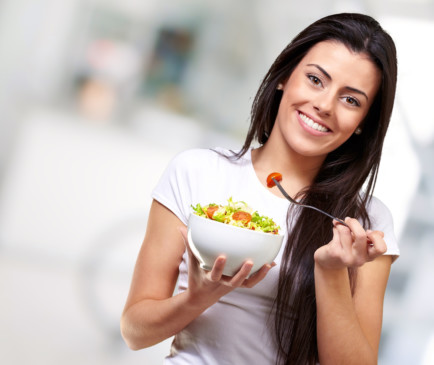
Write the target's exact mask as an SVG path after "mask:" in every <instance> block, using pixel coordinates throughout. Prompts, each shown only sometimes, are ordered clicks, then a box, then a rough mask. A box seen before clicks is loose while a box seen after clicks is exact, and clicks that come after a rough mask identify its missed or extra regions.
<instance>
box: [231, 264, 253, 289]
mask: <svg viewBox="0 0 434 365" xmlns="http://www.w3.org/2000/svg"><path fill="white" fill-rule="evenodd" d="M252 267H253V262H252V261H250V260H247V261H245V262H244V263H243V265H242V266H241V268H240V270H239V271H238V272H237V273H236V274H235V275H234V276H233V277H232V278H231V279H230V280H229V282H228V284H229V285H230V286H234V287H238V286H241V285H242V283H243V282H244V280H245V279H246V278H247V276H248V275H249V274H250V271H251V270H252Z"/></svg>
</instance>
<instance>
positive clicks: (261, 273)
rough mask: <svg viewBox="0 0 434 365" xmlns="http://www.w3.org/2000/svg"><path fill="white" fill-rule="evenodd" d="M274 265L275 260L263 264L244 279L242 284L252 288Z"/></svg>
mask: <svg viewBox="0 0 434 365" xmlns="http://www.w3.org/2000/svg"><path fill="white" fill-rule="evenodd" d="M274 266H276V263H275V262H273V263H272V264H265V265H264V266H262V267H261V268H260V269H259V270H258V271H257V272H255V273H254V274H253V275H252V276H250V277H249V278H248V279H246V280H244V282H243V285H242V286H243V287H246V288H253V287H254V286H255V285H256V284H257V283H259V282H260V281H261V280H262V279H264V278H265V276H266V275H267V274H268V272H269V271H270V270H271V269H272V268H273V267H274Z"/></svg>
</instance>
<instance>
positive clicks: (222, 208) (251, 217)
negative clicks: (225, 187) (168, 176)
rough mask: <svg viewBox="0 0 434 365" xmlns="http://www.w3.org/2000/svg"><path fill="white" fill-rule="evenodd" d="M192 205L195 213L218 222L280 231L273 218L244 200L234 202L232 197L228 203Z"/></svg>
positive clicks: (262, 230) (268, 230)
mask: <svg viewBox="0 0 434 365" xmlns="http://www.w3.org/2000/svg"><path fill="white" fill-rule="evenodd" d="M191 207H192V208H193V211H194V213H195V214H197V215H199V216H201V217H204V218H208V219H212V220H215V221H217V222H221V223H225V224H230V225H232V226H236V227H241V228H248V229H251V230H254V231H259V232H264V233H272V234H278V233H279V229H280V227H279V226H278V225H276V223H275V222H274V221H273V219H271V218H269V217H266V216H263V215H260V214H259V213H258V212H257V211H254V210H253V209H252V208H250V207H249V206H248V205H247V204H246V203H245V202H243V201H238V202H234V201H233V200H232V197H231V198H229V199H228V204H227V205H218V204H208V205H203V206H202V205H201V204H199V203H198V204H196V206H193V205H192V206H191Z"/></svg>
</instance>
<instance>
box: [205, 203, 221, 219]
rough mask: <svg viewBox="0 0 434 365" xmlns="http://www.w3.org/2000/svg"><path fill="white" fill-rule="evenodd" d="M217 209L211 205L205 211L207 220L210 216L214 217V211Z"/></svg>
mask: <svg viewBox="0 0 434 365" xmlns="http://www.w3.org/2000/svg"><path fill="white" fill-rule="evenodd" d="M218 208H219V206H218V205H211V206H210V207H208V208H207V209H206V215H207V216H208V218H209V219H212V216H213V215H214V213H215V211H216V210H217V209H218Z"/></svg>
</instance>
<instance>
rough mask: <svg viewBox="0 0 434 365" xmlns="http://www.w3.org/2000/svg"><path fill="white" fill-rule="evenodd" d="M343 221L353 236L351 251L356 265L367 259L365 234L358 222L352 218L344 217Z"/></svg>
mask: <svg viewBox="0 0 434 365" xmlns="http://www.w3.org/2000/svg"><path fill="white" fill-rule="evenodd" d="M345 223H346V224H348V227H349V228H350V229H351V234H352V237H353V252H354V254H355V256H356V257H355V260H356V262H357V264H358V265H361V264H363V263H364V262H366V260H367V259H368V250H367V247H368V246H367V244H368V239H367V234H366V231H365V230H364V228H363V227H362V225H361V224H360V222H359V221H358V220H357V219H354V218H348V217H347V218H345Z"/></svg>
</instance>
